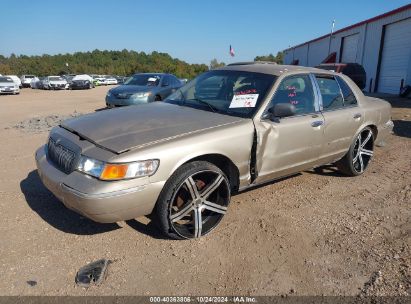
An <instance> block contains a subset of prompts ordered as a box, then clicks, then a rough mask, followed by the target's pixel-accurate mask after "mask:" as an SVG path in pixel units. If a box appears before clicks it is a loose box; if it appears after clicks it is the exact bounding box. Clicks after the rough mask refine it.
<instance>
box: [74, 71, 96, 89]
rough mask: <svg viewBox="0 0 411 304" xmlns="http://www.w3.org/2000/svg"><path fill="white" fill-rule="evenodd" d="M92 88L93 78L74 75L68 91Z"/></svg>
mask: <svg viewBox="0 0 411 304" xmlns="http://www.w3.org/2000/svg"><path fill="white" fill-rule="evenodd" d="M92 88H94V84H93V78H92V77H91V76H89V75H86V74H84V75H76V76H74V77H73V78H72V79H71V82H70V89H72V90H84V89H92Z"/></svg>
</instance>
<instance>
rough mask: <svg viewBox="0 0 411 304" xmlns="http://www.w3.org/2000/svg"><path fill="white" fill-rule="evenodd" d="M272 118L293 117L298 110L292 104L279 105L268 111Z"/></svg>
mask: <svg viewBox="0 0 411 304" xmlns="http://www.w3.org/2000/svg"><path fill="white" fill-rule="evenodd" d="M268 113H269V114H270V116H271V118H274V117H275V118H282V117H289V116H293V115H295V113H296V108H295V106H294V105H292V104H290V103H277V104H276V105H274V107H271V108H269V109H268Z"/></svg>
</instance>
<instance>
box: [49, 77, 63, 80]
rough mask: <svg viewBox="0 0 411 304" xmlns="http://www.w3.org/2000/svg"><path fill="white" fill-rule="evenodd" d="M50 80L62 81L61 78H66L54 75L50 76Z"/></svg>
mask: <svg viewBox="0 0 411 304" xmlns="http://www.w3.org/2000/svg"><path fill="white" fill-rule="evenodd" d="M49 80H51V81H61V80H64V79H63V78H61V77H57V76H52V77H49Z"/></svg>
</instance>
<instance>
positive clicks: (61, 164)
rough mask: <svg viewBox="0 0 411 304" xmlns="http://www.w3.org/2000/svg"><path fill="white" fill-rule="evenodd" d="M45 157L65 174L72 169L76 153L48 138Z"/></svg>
mask: <svg viewBox="0 0 411 304" xmlns="http://www.w3.org/2000/svg"><path fill="white" fill-rule="evenodd" d="M47 157H48V158H49V160H50V161H51V162H52V163H54V165H55V166H56V167H57V168H58V169H59V170H61V171H63V172H64V173H66V174H69V173H71V172H73V171H74V169H75V165H76V153H75V152H73V151H71V150H70V149H68V148H67V147H64V146H62V145H61V144H59V143H57V142H56V141H55V140H54V139H53V138H51V137H50V138H49V142H48V144H47Z"/></svg>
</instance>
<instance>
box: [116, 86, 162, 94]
mask: <svg viewBox="0 0 411 304" xmlns="http://www.w3.org/2000/svg"><path fill="white" fill-rule="evenodd" d="M155 88H156V87H146V86H137V85H121V86H119V87H116V88H114V89H111V90H110V92H111V93H112V94H120V93H140V92H150V91H153V90H154V89H155Z"/></svg>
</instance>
